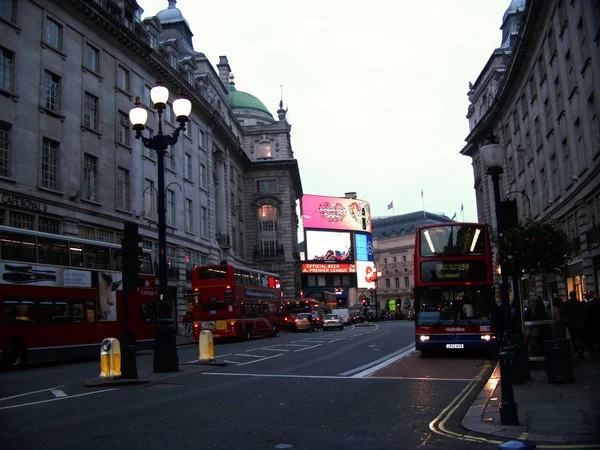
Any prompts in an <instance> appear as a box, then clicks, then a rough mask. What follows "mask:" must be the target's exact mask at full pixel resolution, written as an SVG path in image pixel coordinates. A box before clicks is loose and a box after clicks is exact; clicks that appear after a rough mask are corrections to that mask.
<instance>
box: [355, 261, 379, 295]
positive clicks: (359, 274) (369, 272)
mask: <svg viewBox="0 0 600 450" xmlns="http://www.w3.org/2000/svg"><path fill="white" fill-rule="evenodd" d="M376 279H377V273H376V271H375V263H373V262H370V261H356V286H357V287H359V288H363V289H374V288H375V280H376Z"/></svg>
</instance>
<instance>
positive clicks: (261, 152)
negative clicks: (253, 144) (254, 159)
mask: <svg viewBox="0 0 600 450" xmlns="http://www.w3.org/2000/svg"><path fill="white" fill-rule="evenodd" d="M258 157H259V158H270V157H271V143H270V142H261V143H259V144H258Z"/></svg>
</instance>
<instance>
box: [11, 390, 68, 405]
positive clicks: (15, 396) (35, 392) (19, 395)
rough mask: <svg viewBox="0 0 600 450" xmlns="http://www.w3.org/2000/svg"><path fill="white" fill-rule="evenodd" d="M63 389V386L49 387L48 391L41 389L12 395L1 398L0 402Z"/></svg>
mask: <svg viewBox="0 0 600 450" xmlns="http://www.w3.org/2000/svg"><path fill="white" fill-rule="evenodd" d="M64 387H65V386H55V387H51V388H48V389H41V390H39V391H31V392H25V393H24V394H17V395H12V396H10V397H3V398H0V402H3V401H5V400H10V399H11V398H17V397H23V396H25V395H31V394H38V393H40V392H48V391H51V390H52V389H59V388H64Z"/></svg>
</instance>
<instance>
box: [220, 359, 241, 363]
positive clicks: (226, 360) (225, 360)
mask: <svg viewBox="0 0 600 450" xmlns="http://www.w3.org/2000/svg"><path fill="white" fill-rule="evenodd" d="M223 362H226V363H229V364H239V363H240V362H239V361H229V360H228V359H224V360H223Z"/></svg>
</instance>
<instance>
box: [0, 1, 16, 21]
mask: <svg viewBox="0 0 600 450" xmlns="http://www.w3.org/2000/svg"><path fill="white" fill-rule="evenodd" d="M16 3H17V0H2V1H0V17H2V18H3V19H4V20H6V21H7V22H10V23H15V22H16V11H17V7H16V6H17V5H16Z"/></svg>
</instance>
